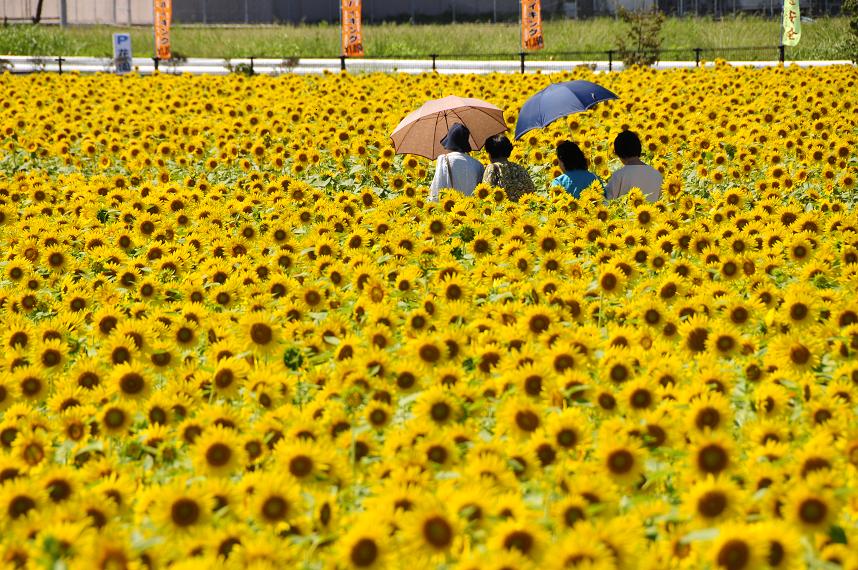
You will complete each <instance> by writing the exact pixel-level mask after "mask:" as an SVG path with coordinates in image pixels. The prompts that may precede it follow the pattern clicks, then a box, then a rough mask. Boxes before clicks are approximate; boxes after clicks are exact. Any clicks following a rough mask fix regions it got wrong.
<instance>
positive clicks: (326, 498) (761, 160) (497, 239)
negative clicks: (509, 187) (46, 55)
mask: <svg viewBox="0 0 858 570" xmlns="http://www.w3.org/2000/svg"><path fill="white" fill-rule="evenodd" d="M571 78H583V79H592V80H595V81H597V82H599V83H600V84H602V85H604V86H605V87H607V88H608V89H611V90H612V91H614V92H616V93H617V94H618V95H619V97H620V99H619V100H617V101H613V102H610V103H605V104H602V105H601V106H599V107H597V108H595V109H594V110H592V111H590V112H588V113H585V114H580V115H574V116H572V117H569V118H567V119H564V120H561V121H558V122H557V123H554V124H553V125H552V126H551V127H549V128H548V129H546V130H543V131H538V132H532V133H530V135H528V136H527V137H526V138H525V139H524V140H523V141H520V142H519V143H517V145H516V151H515V153H514V155H513V160H515V161H517V162H519V163H521V164H524V165H525V166H527V167H528V168H529V169H530V171H531V173H532V175H533V177H534V180H535V181H537V186H538V188H539V191H538V192H537V194H535V195H529V196H526V197H525V198H523V199H522V200H521V201H520V202H519V203H510V202H508V201H506V200H505V199H504V195H503V193H502V192H497V191H495V190H494V189H492V188H489V187H486V186H479V187H478V189H477V192H476V193H475V196H474V197H471V198H464V197H462V196H461V195H460V194H457V193H455V192H448V193H442V196H441V200H440V202H439V203H437V204H435V203H428V202H427V200H426V198H427V195H428V189H427V183H428V181H429V179H430V178H431V175H432V170H433V165H432V163H431V162H429V161H427V160H425V159H422V158H415V157H409V156H405V157H403V156H398V155H395V154H394V150H393V148H392V147H391V145H390V142H389V139H388V138H387V136H388V134H389V133H390V132H391V130H392V129H393V127H394V126H395V125H396V124H397V123H398V122H399V121H400V120H401V119H402V117H403V116H405V115H406V114H407V113H408V112H409V111H411V110H413V109H415V108H416V107H418V106H419V105H420V104H421V103H422V102H423V101H425V100H426V99H431V98H437V97H441V96H444V95H449V94H457V95H461V96H472V97H479V98H483V99H486V100H488V101H490V102H492V103H495V104H497V105H499V106H500V107H502V108H505V109H506V116H507V119H508V121H509V123H510V124H514V123H515V119H516V112H517V110H518V109H519V108H520V106H521V104H522V103H523V101H524V100H525V99H526V98H527V97H528V96H529V95H530V94H532V93H534V92H536V91H537V90H538V89H540V88H542V87H544V86H545V85H547V84H548V83H549V82H550V81H559V80H565V79H571ZM856 83H858V74H856V71H855V68H854V67H833V68H816V69H798V68H784V67H779V68H771V69H764V70H753V69H740V68H733V67H730V66H728V65H725V64H723V63H721V62H719V63H718V64H717V65H716V66H715V67H713V68H707V69H697V70H685V71H666V72H656V71H652V70H648V69H646V70H644V69H635V70H630V71H625V72H622V73H617V74H605V75H598V76H596V75H594V74H592V73H591V72H590V71H588V70H586V69H581V70H575V71H574V72H571V73H568V74H564V75H562V76H554V77H548V76H544V75H538V74H537V75H527V76H512V75H499V74H497V75H486V76H437V75H423V76H404V75H346V74H341V75H339V74H338V75H334V74H327V75H320V76H312V77H299V76H293V75H284V76H281V77H244V76H238V75H233V76H229V77H191V76H170V75H156V76H153V77H141V76H135V75H132V76H128V77H115V76H110V75H105V74H97V75H92V76H81V75H75V74H65V75H47V74H41V75H31V76H11V75H9V74H6V75H0V322H2V326H0V346H2V349H0V567H2V568H49V569H92V568H98V569H150V570H151V569H160V568H175V569H190V568H208V569H221V568H223V569H231V568H254V569H266V568H278V569H280V568H298V569H313V570H315V569H328V568H330V569H347V568H357V569H386V568H391V569H400V568H408V569H409V570H418V569H422V568H439V569H450V570H452V569H458V570H489V569H498V570H499V569H501V568H503V569H537V568H539V569H541V568H545V569H554V568H558V569H559V568H572V569H587V570H598V569H608V568H620V569H638V568H640V569H652V570H656V569H659V570H663V569H669V568H689V569H697V568H710V569H715V568H722V569H728V570H743V569H756V568H778V569H799V568H819V569H823V568H844V569H846V568H850V569H856V568H858V493H856V489H857V488H858V420H856V410H858V298H856V290H858V214H856V211H855V207H854V206H855V202H856V190H855V186H856V172H858V157H856V152H855V149H856V143H858V85H856ZM623 128H630V129H632V130H635V131H637V132H639V133H640V134H641V135H642V139H643V140H644V147H645V157H644V160H645V161H646V162H649V163H650V164H652V165H653V166H655V167H656V168H658V169H659V170H660V171H661V172H662V173H663V174H664V176H665V187H664V197H663V198H662V200H661V201H659V202H657V203H655V204H650V203H648V202H646V201H645V200H644V199H643V198H642V196H641V195H640V194H639V193H636V192H634V193H632V194H630V195H629V196H627V197H626V198H624V199H622V200H619V201H616V202H611V203H608V204H605V203H604V202H603V201H602V199H601V196H600V195H598V194H597V193H595V192H593V191H587V192H585V194H584V195H583V196H582V198H581V199H580V200H575V199H573V198H571V197H570V196H568V195H566V194H564V193H563V192H561V191H558V190H557V189H556V188H554V189H552V188H549V187H548V185H547V183H548V181H549V180H550V179H551V178H552V177H553V176H555V175H557V174H559V173H560V170H559V168H558V165H557V161H556V160H555V157H554V151H553V149H554V146H555V144H556V143H557V142H558V141H560V140H563V139H567V138H568V139H571V140H574V141H576V142H578V143H579V144H580V145H581V147H582V149H583V150H584V152H585V154H586V155H587V156H588V157H589V158H590V160H591V165H592V167H593V169H594V170H595V171H596V172H597V173H598V174H600V175H601V176H603V177H607V176H608V175H609V174H610V171H611V170H614V169H616V168H618V166H619V163H618V162H617V161H616V160H615V159H614V158H613V155H612V152H611V142H612V141H613V137H614V136H615V135H616V133H617V132H619V131H620V130H621V129H623ZM477 157H478V158H482V159H483V161H484V162H485V156H480V155H477Z"/></svg>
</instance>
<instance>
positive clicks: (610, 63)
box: [608, 49, 614, 71]
mask: <svg viewBox="0 0 858 570" xmlns="http://www.w3.org/2000/svg"><path fill="white" fill-rule="evenodd" d="M613 70H614V50H612V49H609V50H608V71H613Z"/></svg>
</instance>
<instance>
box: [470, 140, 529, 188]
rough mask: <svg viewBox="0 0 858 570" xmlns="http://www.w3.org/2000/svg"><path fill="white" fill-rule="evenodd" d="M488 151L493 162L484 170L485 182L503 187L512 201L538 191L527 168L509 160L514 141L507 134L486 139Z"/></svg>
mask: <svg viewBox="0 0 858 570" xmlns="http://www.w3.org/2000/svg"><path fill="white" fill-rule="evenodd" d="M486 152H488V153H489V158H490V159H491V164H489V165H488V166H486V170H485V171H484V172H483V182H484V183H485V184H489V185H491V186H497V187H498V188H503V189H504V191H505V192H506V197H507V198H508V199H509V200H510V201H512V202H518V199H519V198H521V197H522V196H524V195H525V194H529V193H531V192H535V191H536V187H535V186H534V185H533V180H531V179H530V174H528V173H527V170H525V169H524V168H522V167H521V166H519V165H518V164H515V163H513V162H510V161H509V156H510V155H511V154H512V143H511V142H509V139H508V138H507V137H506V136H505V135H502V134H501V135H495V136H493V137H490V138H488V139H486Z"/></svg>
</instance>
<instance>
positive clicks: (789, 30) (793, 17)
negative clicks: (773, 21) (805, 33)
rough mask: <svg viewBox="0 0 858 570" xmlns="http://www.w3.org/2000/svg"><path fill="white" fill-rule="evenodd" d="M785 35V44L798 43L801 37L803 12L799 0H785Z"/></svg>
mask: <svg viewBox="0 0 858 570" xmlns="http://www.w3.org/2000/svg"><path fill="white" fill-rule="evenodd" d="M783 28H784V37H783V39H782V41H781V43H783V44H784V45H785V46H794V45H798V42H799V40H800V39H801V13H800V12H799V9H798V0H784V26H783Z"/></svg>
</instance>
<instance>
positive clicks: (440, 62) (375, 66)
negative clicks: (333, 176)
mask: <svg viewBox="0 0 858 570" xmlns="http://www.w3.org/2000/svg"><path fill="white" fill-rule="evenodd" d="M728 64H729V65H734V66H750V67H774V66H777V65H780V62H778V61H732V62H728ZM239 65H243V66H248V67H249V66H251V65H252V67H253V70H254V72H255V73H257V74H260V75H279V74H284V73H296V74H302V75H304V74H319V73H324V72H326V71H327V72H331V73H338V72H339V71H340V68H341V61H340V60H339V59H311V58H308V59H298V60H280V59H255V58H254V59H253V61H252V62H251V60H250V59H249V58H243V59H242V58H237V59H230V60H224V59H205V58H193V59H188V60H185V61H181V62H170V61H165V62H160V63H159V72H160V73H170V74H181V73H190V74H193V75H226V74H228V73H231V72H232V71H233V70H235V69H236V67H237V66H239ZM704 65H706V66H707V67H711V66H713V65H714V63H713V62H706V63H705V64H704ZM785 65H787V66H789V65H797V66H799V67H818V66H829V65H852V63H851V62H850V61H847V60H837V61H788V62H786V64H785ZM133 66H134V69H135V70H136V71H137V73H139V74H141V75H150V74H152V73H154V71H155V62H154V61H153V60H152V59H151V58H139V57H135V58H134V59H133ZM432 66H433V63H432V60H430V59H348V60H346V69H347V70H348V71H349V72H351V73H371V72H386V73H393V72H396V73H410V74H419V73H431V72H432V71H433V69H432ZM580 66H587V67H590V68H591V69H593V70H595V71H597V72H607V71H609V70H612V71H621V70H622V69H623V67H624V66H623V64H622V62H617V61H615V62H612V63H610V64H609V62H607V61H539V60H531V61H527V62H525V72H527V73H535V72H541V73H552V72H560V71H571V70H573V69H575V68H577V67H580ZM654 67H655V68H656V69H688V68H693V67H696V64H695V63H694V62H693V61H660V62H658V63H656V64H655V65H654ZM3 70H5V71H9V72H11V73H35V72H42V71H44V72H54V73H56V72H59V71H60V62H59V61H58V59H57V58H56V57H31V56H14V55H7V56H0V71H3ZM62 71H63V72H78V73H99V72H102V73H110V72H112V71H113V60H112V59H110V58H97V57H67V58H63V60H62ZM435 71H437V72H438V73H441V74H456V73H520V72H521V62H520V61H514V60H462V59H456V60H453V59H437V60H436V61H435Z"/></svg>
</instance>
